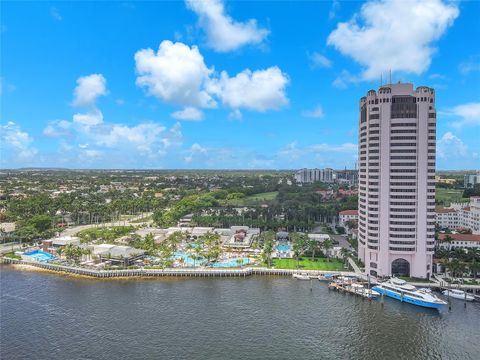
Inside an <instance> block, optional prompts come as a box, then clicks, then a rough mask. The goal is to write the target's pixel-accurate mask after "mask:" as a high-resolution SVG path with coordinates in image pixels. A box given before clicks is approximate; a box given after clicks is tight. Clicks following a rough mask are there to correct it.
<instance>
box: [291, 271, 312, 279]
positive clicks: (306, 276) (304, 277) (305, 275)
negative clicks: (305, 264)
mask: <svg viewBox="0 0 480 360" xmlns="http://www.w3.org/2000/svg"><path fill="white" fill-rule="evenodd" d="M292 277H293V278H294V279H297V280H310V276H309V275H308V274H306V273H302V274H298V273H296V274H293V275H292Z"/></svg>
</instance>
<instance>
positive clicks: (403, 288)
mask: <svg viewBox="0 0 480 360" xmlns="http://www.w3.org/2000/svg"><path fill="white" fill-rule="evenodd" d="M372 290H375V291H376V292H378V293H380V294H383V295H386V296H388V297H391V298H393V299H396V300H400V301H402V302H406V303H409V304H413V305H417V306H423V307H427V308H433V309H440V308H442V307H443V306H445V305H447V303H446V302H445V301H443V300H441V299H439V298H438V297H437V296H435V295H433V294H432V292H431V291H430V290H429V289H417V288H416V287H415V286H413V285H410V284H407V282H406V281H405V280H402V279H398V278H391V279H390V280H388V281H385V282H382V283H381V284H380V285H376V286H374V287H372Z"/></svg>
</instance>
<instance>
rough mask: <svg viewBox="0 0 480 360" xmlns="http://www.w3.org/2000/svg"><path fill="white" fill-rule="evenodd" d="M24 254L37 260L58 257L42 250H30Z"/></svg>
mask: <svg viewBox="0 0 480 360" xmlns="http://www.w3.org/2000/svg"><path fill="white" fill-rule="evenodd" d="M23 255H24V256H28V257H30V258H32V260H35V261H38V262H47V261H50V260H53V259H55V258H56V256H53V255H52V254H50V253H48V252H45V251H40V250H33V251H29V252H26V253H23Z"/></svg>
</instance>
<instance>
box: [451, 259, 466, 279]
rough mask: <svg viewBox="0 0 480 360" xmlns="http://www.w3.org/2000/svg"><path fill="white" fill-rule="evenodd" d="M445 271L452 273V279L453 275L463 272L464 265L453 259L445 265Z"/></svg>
mask: <svg viewBox="0 0 480 360" xmlns="http://www.w3.org/2000/svg"><path fill="white" fill-rule="evenodd" d="M447 269H448V270H449V271H450V272H451V273H452V277H456V276H455V275H458V274H463V273H464V272H465V265H464V264H463V263H461V262H460V261H459V260H458V259H454V260H452V261H450V262H449V263H448V264H447Z"/></svg>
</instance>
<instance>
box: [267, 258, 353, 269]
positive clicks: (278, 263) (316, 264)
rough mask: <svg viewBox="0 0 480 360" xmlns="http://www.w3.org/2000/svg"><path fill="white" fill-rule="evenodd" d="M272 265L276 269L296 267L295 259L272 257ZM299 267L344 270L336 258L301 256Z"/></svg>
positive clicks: (341, 263)
mask: <svg viewBox="0 0 480 360" xmlns="http://www.w3.org/2000/svg"><path fill="white" fill-rule="evenodd" d="M273 266H274V267H275V268H277V269H296V268H297V261H296V260H295V259H273ZM299 269H303V270H329V271H342V270H343V271H345V270H347V269H345V268H344V267H343V262H342V261H339V260H337V259H330V261H327V259H324V258H316V259H315V260H314V261H312V260H311V259H310V258H301V259H300V267H299Z"/></svg>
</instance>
